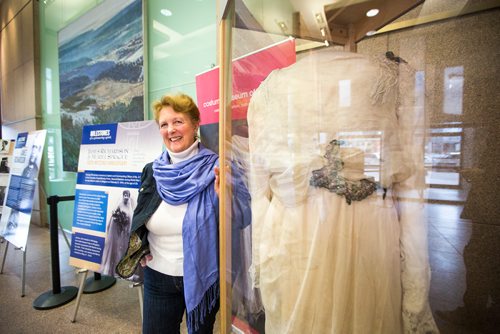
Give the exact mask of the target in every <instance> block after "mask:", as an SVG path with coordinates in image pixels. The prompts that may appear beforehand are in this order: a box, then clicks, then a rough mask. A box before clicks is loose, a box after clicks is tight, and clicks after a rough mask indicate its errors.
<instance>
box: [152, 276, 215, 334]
mask: <svg viewBox="0 0 500 334" xmlns="http://www.w3.org/2000/svg"><path fill="white" fill-rule="evenodd" d="M143 306H144V309H143V320H142V333H143V334H153V333H158V334H160V333H161V334H178V333H180V325H181V322H182V317H183V315H184V311H185V310H186V303H185V301H184V283H183V281H182V276H169V275H165V274H162V273H160V272H158V271H156V270H154V269H151V268H149V267H145V268H144V305H143ZM218 309H219V302H217V306H216V307H215V308H214V309H213V310H212V312H211V313H210V314H209V315H208V316H207V317H206V318H205V323H203V324H201V325H200V328H199V329H198V331H196V332H194V333H190V334H211V333H212V332H213V327H214V323H215V315H216V314H217V311H218Z"/></svg>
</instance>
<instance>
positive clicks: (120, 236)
mask: <svg viewBox="0 0 500 334" xmlns="http://www.w3.org/2000/svg"><path fill="white" fill-rule="evenodd" d="M136 193H137V190H136V189H134V190H130V189H116V190H114V191H113V192H112V193H110V194H109V195H110V197H109V198H110V203H115V204H112V205H110V206H109V209H110V217H109V219H108V221H107V224H106V244H105V245H104V251H103V254H102V262H101V268H100V272H101V274H104V275H110V276H115V268H116V265H117V264H118V262H119V261H120V259H121V257H122V256H123V254H125V252H126V251H127V247H128V237H129V233H130V228H131V226H132V215H133V213H134V209H135V206H136V196H135V195H132V194H136Z"/></svg>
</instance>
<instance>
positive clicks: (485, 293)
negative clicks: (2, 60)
mask: <svg viewBox="0 0 500 334" xmlns="http://www.w3.org/2000/svg"><path fill="white" fill-rule="evenodd" d="M374 9H376V10H374ZM498 10H499V9H498V5H497V4H493V3H490V2H482V3H481V4H480V3H472V2H468V1H461V2H451V1H444V2H442V1H441V2H440V1H425V2H423V3H422V1H415V2H411V1H408V2H400V1H398V2H397V3H396V2H392V1H385V2H380V1H354V2H351V1H345V2H342V1H341V2H338V3H331V2H328V1H324V2H323V1H319V2H314V3H312V2H307V4H306V2H300V4H299V2H296V1H279V2H272V3H271V2H265V1H236V2H235V15H234V28H233V31H232V40H231V42H232V54H233V59H238V57H240V56H242V55H244V54H247V53H251V52H252V51H255V50H259V49H262V48H265V47H266V46H268V45H272V44H274V43H276V42H277V41H279V40H284V39H286V38H289V37H290V36H291V37H293V38H294V39H295V41H296V59H297V61H296V63H294V64H291V65H290V66H288V67H285V68H282V69H277V70H275V71H272V72H271V73H270V74H269V75H268V76H267V77H266V79H265V80H263V82H262V83H261V84H260V85H259V87H258V88H257V89H256V90H255V92H254V93H253V95H252V97H251V99H250V104H249V109H248V114H247V119H245V120H242V122H240V123H238V124H232V126H231V129H230V131H229V133H230V134H231V136H230V137H229V138H226V139H225V140H226V141H228V144H227V145H226V146H225V147H226V148H228V152H227V156H230V157H231V166H232V169H231V174H230V176H231V177H232V176H234V175H235V174H236V175H238V177H243V178H244V180H245V181H246V182H247V185H248V189H249V191H250V196H251V201H250V203H244V202H242V201H240V200H239V199H238V197H237V196H236V195H235V194H232V197H231V211H230V213H229V212H226V216H227V217H229V218H230V219H229V220H230V221H231V226H232V234H231V238H229V239H230V241H231V252H232V254H231V257H230V258H231V261H230V263H229V264H228V268H227V269H228V271H229V272H231V276H230V277H229V278H228V279H227V280H228V282H230V284H231V290H230V291H229V292H228V295H227V296H226V298H229V299H230V300H231V301H232V302H231V305H230V310H229V312H230V314H231V315H232V317H231V320H230V321H231V326H232V329H233V331H235V332H244V333H327V332H341V333H358V332H359V333H364V332H377V333H378V332H380V333H402V332H426V333H438V332H448V331H449V332H457V331H462V330H472V331H474V330H475V331H479V332H481V331H484V332H488V331H492V330H493V331H494V328H495V326H498V324H499V321H500V309H499V308H498V307H497V306H498V305H497V303H498V299H497V297H495V296H496V295H497V293H496V291H498V290H499V288H500V284H499V282H498V280H495V277H498V270H497V269H495V268H497V267H498V266H497V264H496V262H495V261H496V260H493V259H492V257H494V255H493V254H494V252H495V251H494V250H496V251H498V250H500V245H499V241H498V240H500V239H499V236H500V229H498V225H497V224H498V221H500V213H499V206H498V205H497V204H496V203H498V198H497V197H498V196H497V195H496V191H493V192H492V191H491V190H492V189H493V188H492V187H498V182H497V181H498V180H499V179H498V177H497V174H498V172H497V171H496V170H497V168H496V167H494V164H495V163H494V162H495V161H498V157H499V154H498V149H497V147H498V136H497V135H496V132H498V131H496V132H495V131H492V129H493V128H499V125H500V124H499V123H498V117H495V112H494V110H495V107H493V108H492V106H498V103H499V101H498V98H497V95H496V94H495V93H494V91H495V89H497V88H498V84H497V80H496V79H494V78H495V70H493V71H492V68H498V60H497V59H496V57H494V54H495V52H496V51H495V50H496V49H498V47H499V45H498V42H496V41H498V39H497V38H498V35H499V32H498V31H497V30H495V29H498V28H500V27H499V22H498V20H495V19H494V17H495V16H498V13H499V12H498ZM369 12H370V13H369ZM368 14H369V15H368ZM423 23H425V25H424V24H423ZM465 27H468V28H465ZM403 28H404V29H403ZM492 38H493V39H492ZM495 38H496V39H495ZM478 50H480V52H479V54H478ZM493 58H495V60H493ZM234 80H235V79H234V78H233V81H234ZM487 82H489V83H491V84H486V83H487ZM233 86H234V82H233ZM495 87H496V88H495ZM226 94H227V95H228V96H230V95H231V94H234V93H232V92H226ZM492 96H494V97H493V98H492ZM230 111H231V110H230ZM232 111H235V109H234V108H233V110H232ZM242 127H244V128H245V130H246V131H245V132H241V131H239V130H241V129H242ZM225 131H227V130H225ZM486 180H489V182H488V184H487V181H486ZM232 190H233V191H234V190H235V189H234V188H233V189H232ZM488 190H490V191H488ZM487 193H488V195H487ZM242 207H245V208H248V207H249V208H250V210H251V213H252V222H251V224H250V226H248V227H246V228H244V229H240V228H238V227H239V226H241V224H239V222H238V216H237V211H238V210H241V208H242ZM480 240H482V241H484V242H481V241H480ZM482 257H484V260H482V261H480V260H479V259H480V258H482ZM474 258H475V259H476V263H474V260H473V259H474ZM478 275H484V276H482V277H485V279H484V280H482V279H481V282H483V283H484V285H481V284H477V283H478V277H479V276H478ZM431 278H432V280H431Z"/></svg>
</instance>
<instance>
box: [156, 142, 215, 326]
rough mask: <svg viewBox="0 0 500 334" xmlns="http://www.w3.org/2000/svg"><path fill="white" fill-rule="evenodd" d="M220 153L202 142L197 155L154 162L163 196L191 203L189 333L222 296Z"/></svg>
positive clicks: (186, 228) (186, 239)
mask: <svg viewBox="0 0 500 334" xmlns="http://www.w3.org/2000/svg"><path fill="white" fill-rule="evenodd" d="M218 162H219V158H218V156H217V154H215V153H214V152H212V151H210V150H209V149H207V148H205V147H204V146H203V145H201V144H200V146H199V152H198V154H196V155H195V156H193V157H191V158H190V159H187V160H185V161H181V162H179V163H176V164H170V159H169V157H168V152H167V151H164V152H163V153H162V154H161V155H160V157H158V159H156V160H155V161H154V162H153V175H154V178H155V180H156V185H157V189H158V193H159V194H160V197H161V198H162V199H163V200H164V201H165V202H167V203H169V204H171V205H179V204H183V203H188V206H187V211H186V215H185V216H184V221H183V224H182V240H183V249H184V277H183V280H184V297H185V300H186V309H187V327H188V331H189V333H191V332H193V331H194V330H197V329H198V328H199V325H200V324H202V323H204V320H205V317H206V315H207V314H208V313H209V312H210V311H211V310H212V309H213V308H214V307H215V305H216V303H217V299H218V298H219V259H218V251H219V250H218V247H219V242H218V240H219V204H218V203H219V202H218V197H217V194H216V193H215V190H214V180H215V175H214V172H213V169H214V166H217V165H218Z"/></svg>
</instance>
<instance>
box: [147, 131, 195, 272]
mask: <svg viewBox="0 0 500 334" xmlns="http://www.w3.org/2000/svg"><path fill="white" fill-rule="evenodd" d="M198 151H199V149H198V141H195V142H194V144H193V145H191V146H190V147H189V148H188V149H187V150H185V151H183V152H180V153H173V152H170V151H168V154H169V156H170V159H171V161H172V163H174V164H175V163H179V162H181V161H184V160H187V159H189V158H191V157H193V156H195V155H196V154H198ZM187 205H188V204H187V203H183V204H180V205H170V204H168V203H167V202H165V201H162V202H161V204H160V206H159V207H158V209H157V210H156V211H155V213H154V214H153V215H152V216H151V219H150V220H149V221H148V222H147V224H146V227H147V229H148V231H149V233H148V241H149V249H150V251H151V255H152V256H153V259H152V260H151V261H149V262H148V267H150V268H151V269H154V270H156V271H159V272H161V273H163V274H166V275H170V276H183V275H184V268H183V263H184V253H183V247H182V222H183V221H184V216H185V215H186V210H187Z"/></svg>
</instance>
